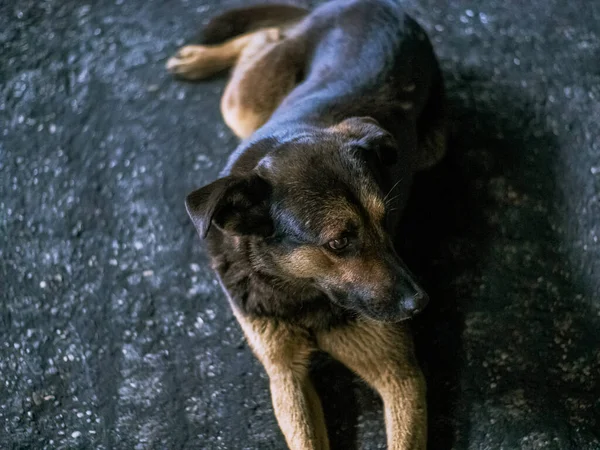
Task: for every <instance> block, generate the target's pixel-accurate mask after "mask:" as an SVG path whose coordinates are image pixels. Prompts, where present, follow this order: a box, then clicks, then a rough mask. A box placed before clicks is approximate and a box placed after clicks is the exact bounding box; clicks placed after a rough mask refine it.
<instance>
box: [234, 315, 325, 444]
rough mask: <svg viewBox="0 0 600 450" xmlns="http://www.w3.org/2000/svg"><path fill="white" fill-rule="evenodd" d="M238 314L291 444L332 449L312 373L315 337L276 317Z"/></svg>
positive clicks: (280, 423) (288, 441) (278, 418)
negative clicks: (267, 380)
mask: <svg viewBox="0 0 600 450" xmlns="http://www.w3.org/2000/svg"><path fill="white" fill-rule="evenodd" d="M236 317H237V319H238V321H239V322H240V324H241V326H242V329H243V330H244V334H245V335H246V338H247V339H248V342H249V344H250V346H251V348H252V350H253V352H254V354H255V355H256V356H257V357H258V359H259V360H260V362H261V363H262V364H263V366H264V367H265V370H266V372H267V374H268V375H269V381H270V388H271V399H272V402H273V409H274V410H275V416H276V417H277V422H278V423H279V427H280V428H281V431H282V432H283V435H284V436H285V440H286V442H287V444H288V447H289V448H290V449H291V450H329V440H328V438H327V430H326V427H325V419H324V417H323V410H322V408H321V402H320V400H319V397H318V395H317V393H316V391H315V388H314V387H313V385H312V383H311V381H310V378H309V374H308V367H309V362H310V356H311V354H312V353H313V351H315V350H316V344H315V342H314V339H313V338H311V336H310V335H309V333H308V332H307V331H306V330H303V329H300V328H298V327H293V326H290V325H288V324H283V323H281V322H279V321H277V320H274V319H269V318H248V317H243V316H241V315H240V314H239V313H236Z"/></svg>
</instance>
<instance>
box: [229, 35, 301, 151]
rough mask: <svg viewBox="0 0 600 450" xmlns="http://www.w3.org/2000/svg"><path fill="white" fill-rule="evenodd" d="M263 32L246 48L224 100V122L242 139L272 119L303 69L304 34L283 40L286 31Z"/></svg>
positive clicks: (298, 80)
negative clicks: (272, 115)
mask: <svg viewBox="0 0 600 450" xmlns="http://www.w3.org/2000/svg"><path fill="white" fill-rule="evenodd" d="M262 32H263V33H264V34H263V35H260V36H257V38H256V39H255V40H254V41H253V42H252V43H251V44H250V45H248V47H246V49H244V51H243V53H242V54H241V56H240V59H239V61H238V63H237V64H236V66H235V68H234V70H233V73H232V74H231V78H230V80H229V83H228V84H227V88H226V89H225V93H224V94H223V98H222V99H221V113H222V114H223V118H224V119H225V123H227V125H228V126H229V128H231V129H232V130H233V132H234V133H235V134H236V135H237V136H239V137H240V138H242V139H244V138H247V137H249V136H250V135H251V134H252V133H253V132H254V131H256V130H257V129H258V128H259V127H261V126H262V125H263V124H264V123H265V122H266V121H267V120H269V118H270V117H271V114H273V111H275V109H276V108H277V107H278V106H279V104H280V103H281V102H282V100H283V99H284V98H285V97H286V96H287V95H288V94H289V93H290V91H291V90H292V89H294V87H295V86H296V85H297V84H298V83H299V82H300V81H301V78H302V72H303V70H304V64H305V60H304V55H305V42H304V37H303V36H302V35H299V36H293V37H284V36H283V33H285V30H280V29H277V28H269V29H265V30H262Z"/></svg>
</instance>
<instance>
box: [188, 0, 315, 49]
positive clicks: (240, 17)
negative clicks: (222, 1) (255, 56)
mask: <svg viewBox="0 0 600 450" xmlns="http://www.w3.org/2000/svg"><path fill="white" fill-rule="evenodd" d="M308 13H309V11H308V10H307V9H305V8H301V7H299V6H293V5H286V4H273V5H254V6H248V7H245V8H235V9H230V10H229V11H226V12H224V13H222V14H220V15H218V16H215V17H213V18H212V19H210V20H209V21H208V23H207V24H206V26H205V27H204V29H203V30H202V32H201V34H200V37H199V39H198V40H199V41H200V43H201V44H204V45H214V44H220V43H222V42H224V41H226V40H228V39H231V38H233V37H236V36H239V35H240V34H245V33H249V32H251V31H255V30H258V29H260V28H265V27H272V26H277V25H282V24H286V23H291V22H295V21H299V20H300V19H302V18H303V17H305V16H306V15H308Z"/></svg>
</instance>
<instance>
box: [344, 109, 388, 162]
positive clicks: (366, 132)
mask: <svg viewBox="0 0 600 450" xmlns="http://www.w3.org/2000/svg"><path fill="white" fill-rule="evenodd" d="M333 129H334V130H335V131H337V132H339V133H343V134H344V135H345V136H346V137H347V138H350V144H351V145H352V146H353V147H354V148H359V149H362V150H365V151H366V152H367V153H369V152H374V154H375V155H376V156H377V158H378V159H379V161H380V162H381V163H382V164H385V165H390V164H394V163H395V162H396V160H397V158H398V149H397V144H396V140H395V139H394V137H393V136H392V135H391V134H390V133H388V132H387V131H386V130H384V129H383V128H382V127H381V125H380V124H379V122H377V120H375V119H373V118H372V117H368V116H364V117H351V118H349V119H346V120H343V121H342V122H340V123H338V124H337V125H334V126H333ZM365 156H367V157H368V156H369V155H368V154H367V155H365Z"/></svg>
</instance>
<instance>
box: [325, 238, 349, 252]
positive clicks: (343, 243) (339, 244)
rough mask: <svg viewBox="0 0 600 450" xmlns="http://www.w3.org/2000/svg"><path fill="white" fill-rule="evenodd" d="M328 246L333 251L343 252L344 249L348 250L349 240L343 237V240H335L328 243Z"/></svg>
mask: <svg viewBox="0 0 600 450" xmlns="http://www.w3.org/2000/svg"><path fill="white" fill-rule="evenodd" d="M327 246H328V247H329V248H330V249H331V250H335V251H340V250H343V249H344V248H346V247H347V246H348V238H347V237H343V238H339V239H334V240H333V241H329V242H328V243H327Z"/></svg>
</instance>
